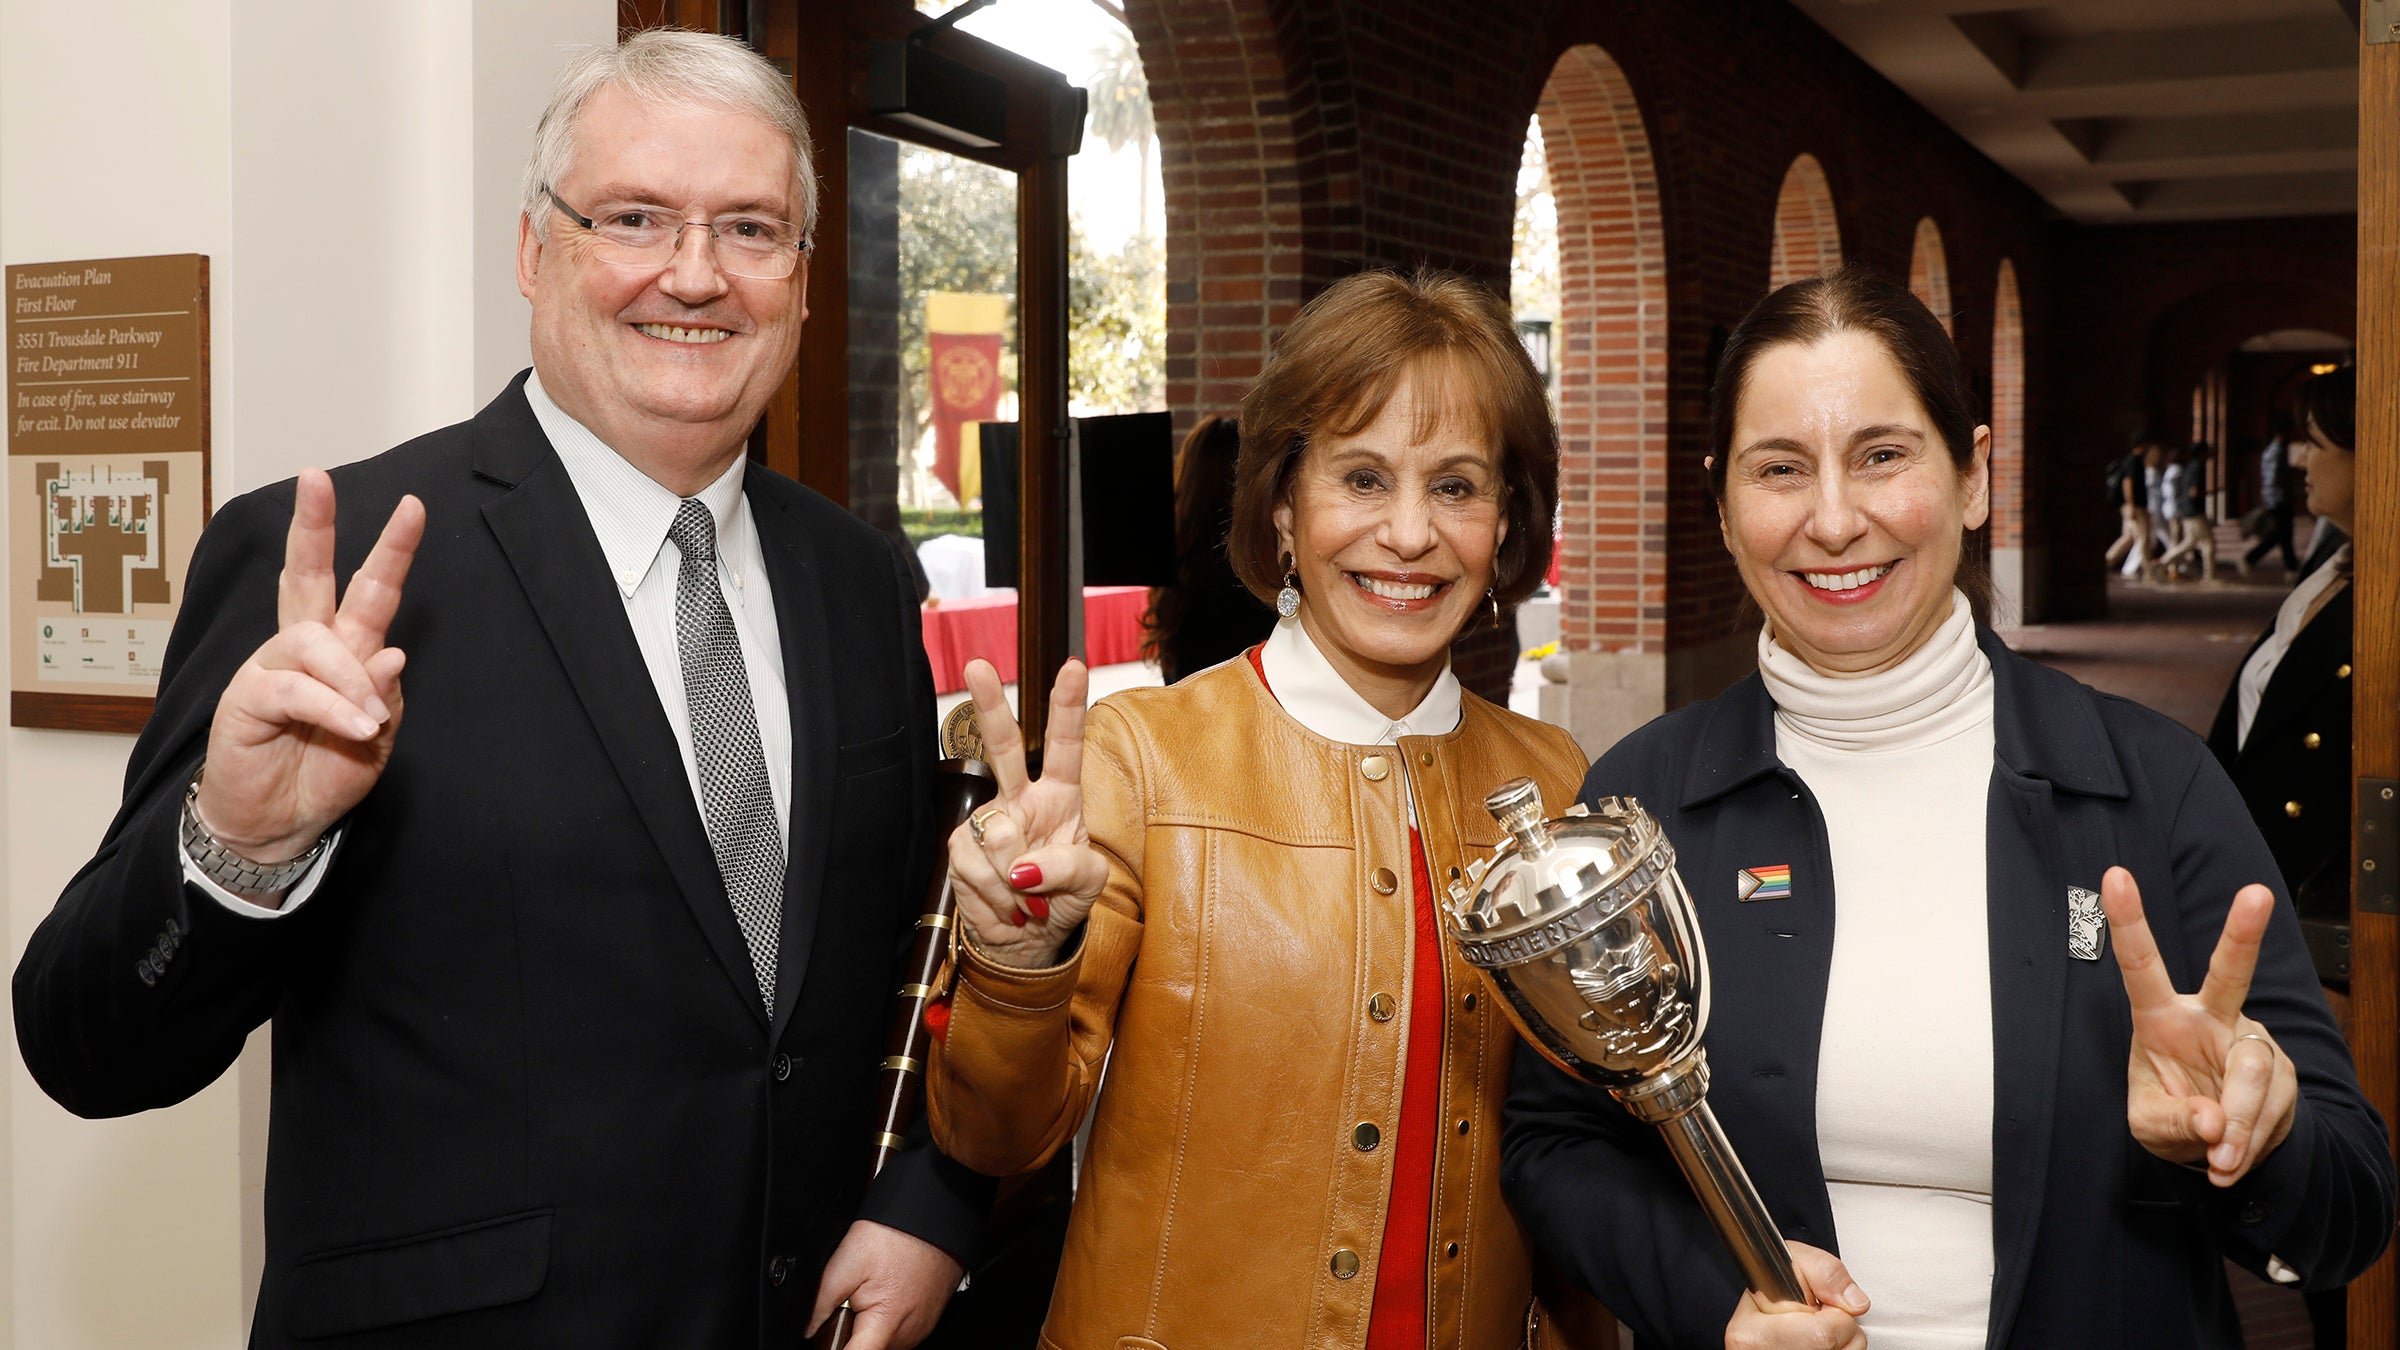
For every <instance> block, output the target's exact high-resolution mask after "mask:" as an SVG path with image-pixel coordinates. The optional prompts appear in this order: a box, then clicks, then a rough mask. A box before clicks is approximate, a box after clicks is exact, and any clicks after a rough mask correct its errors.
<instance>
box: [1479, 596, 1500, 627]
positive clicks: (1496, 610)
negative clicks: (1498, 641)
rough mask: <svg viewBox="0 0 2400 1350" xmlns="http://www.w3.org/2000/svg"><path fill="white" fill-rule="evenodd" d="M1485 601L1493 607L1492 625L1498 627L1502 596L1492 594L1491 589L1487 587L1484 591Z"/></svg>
mask: <svg viewBox="0 0 2400 1350" xmlns="http://www.w3.org/2000/svg"><path fill="white" fill-rule="evenodd" d="M1483 603H1484V604H1486V605H1488V606H1490V607H1491V612H1492V627H1494V628H1498V627H1499V626H1500V597H1499V596H1497V595H1494V594H1492V591H1491V589H1490V588H1489V587H1486V588H1485V590H1484V592H1483Z"/></svg>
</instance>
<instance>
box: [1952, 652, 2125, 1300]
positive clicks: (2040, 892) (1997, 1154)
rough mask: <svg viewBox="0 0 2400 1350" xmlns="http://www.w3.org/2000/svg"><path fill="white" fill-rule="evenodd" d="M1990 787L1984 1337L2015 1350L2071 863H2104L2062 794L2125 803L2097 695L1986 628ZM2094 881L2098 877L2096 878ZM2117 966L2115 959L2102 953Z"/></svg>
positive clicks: (2046, 1138)
mask: <svg viewBox="0 0 2400 1350" xmlns="http://www.w3.org/2000/svg"><path fill="white" fill-rule="evenodd" d="M1977 638H1978V641H1979V642H1980V643H1981V644H1982V647H1983V650H1984V654H1985V656H1986V657H1988V658H1989V659H1990V661H1991V663H1992V739H1993V757H1994V760H1995V761H1996V762H1995V763H1994V765H1993V770H1992V786H1991V791H1990V795H1989V797H1988V805H1987V807H1986V814H1985V817H1984V888H1985V897H1984V910H1985V915H1986V918H1985V922H1986V925H1987V932H1988V934H1989V941H1990V946H1991V956H1990V961H1991V980H1992V1112H1993V1116H1992V1259H1993V1273H1992V1310H1991V1322H1990V1331H1989V1335H1988V1337H1987V1343H1989V1344H1992V1345H2005V1344H2007V1343H2008V1337H2009V1334H2010V1329H2011V1328H2012V1327H2013V1326H2014V1325H2015V1320H2016V1315H2017V1309H2018V1306H2019V1305H2020V1304H2021V1303H2022V1302H2023V1301H2024V1297H2025V1288H2026V1283H2027V1280H2028V1278H2029V1277H2030V1275H2031V1273H2032V1264H2033V1247H2034V1240H2035V1237H2036V1235H2037V1233H2038V1231H2039V1229H2040V1227H2041V1215H2042V1207H2043V1205H2044V1203H2045V1201H2046V1199H2047V1186H2048V1179H2049V1176H2050V1152H2051V1148H2052V1146H2053V1143H2054V1140H2053V1137H2052V1136H2053V1133H2054V1130H2053V1125H2054V1123H2055V1121H2056V1119H2057V1114H2058V1111H2057V1108H2058V1090H2059V1087H2058V1075H2059V1061H2060V1050H2061V1040H2060V1038H2061V1037H2062V1036H2063V1035H2064V1034H2065V1029H2066V1002H2067V962H2068V961H2069V960H2070V959H2071V958H2070V957H2068V956H2067V955H2066V946H2067V887H2068V886H2069V885H2072V884H2077V882H2078V878H2075V877H2071V876H2069V875H2068V874H2067V867H2068V859H2069V857H2070V856H2075V857H2082V856H2085V855H2087V854H2090V855H2093V856H2105V854H2106V851H2107V850H2106V848H2105V847H2103V846H2099V845H2096V844H2094V843H2093V842H2092V841H2076V846H2075V847H2069V841H2067V840H2065V839H2063V838H2062V837H2061V835H2060V830H2061V829H2062V826H2061V824H2060V819H2059V812H2058V810H2057V799H2056V794H2057V793H2058V792H2061V791H2064V792H2071V793H2076V794H2079V795H2082V796H2088V797H2103V798H2116V799H2120V800H2121V799H2123V798H2124V797H2126V796H2127V795H2128V789H2127V787H2126V783H2125V777H2124V772H2123V770H2122V769H2121V768H2120V767H2119V766H2118V763H2117V755H2116V747H2115V745H2114V743H2113V742H2112V741H2111V740H2110V739H2109V735H2108V728H2107V726H2106V724H2105V723H2103V722H2102V721H2101V719H2100V710H2099V708H2098V707H2097V706H2096V705H2095V703H2094V700H2095V699H2096V698H2097V697H2099V696H2098V695H2096V694H2094V693H2093V692H2092V691H2091V690H2089V689H2087V688H2085V687H2084V686H2083V685H2081V684H2079V683H2077V682H2076V681H2075V680H2073V679H2070V678H2069V677H2067V676H2065V675H2062V674H2060V673H2058V672H2057V671H2054V670H2051V669H2049V668H2047V667H2045V666H2041V665H2037V664H2035V663H2034V662H2032V661H2029V660H2027V659H2026V658H2024V657H2021V656H2018V655H2016V654H2015V653H2013V652H2011V651H2009V650H2008V648H2007V647H2006V646H2004V645H2002V644H2001V642H2000V640H1999V638H1998V637H1997V636H1996V635H1995V634H1993V632H1992V631H1991V630H1990V629H1988V628H1985V629H1981V630H1980V631H1979V632H1978V634H1977ZM2089 880H2090V882H2091V883H2092V884H2095V885H2096V884H2097V881H2098V878H2096V877H2095V878H2090V879H2089ZM2104 959H2106V958H2104Z"/></svg>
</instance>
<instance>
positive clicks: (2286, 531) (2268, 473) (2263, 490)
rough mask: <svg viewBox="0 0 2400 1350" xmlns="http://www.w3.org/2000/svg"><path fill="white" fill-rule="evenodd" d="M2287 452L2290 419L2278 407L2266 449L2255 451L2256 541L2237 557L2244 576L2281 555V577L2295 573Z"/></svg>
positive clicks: (2289, 450) (2297, 568) (2297, 558)
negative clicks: (2272, 555) (2271, 555)
mask: <svg viewBox="0 0 2400 1350" xmlns="http://www.w3.org/2000/svg"><path fill="white" fill-rule="evenodd" d="M2291 453H2292V420H2291V417H2290V416H2289V415H2288V414H2286V413H2285V412H2284V411H2283V410H2282V409H2280V408H2279V409H2277V410H2276V412H2275V434H2274V435H2273V436H2271V437H2269V438H2268V440H2267V448H2266V449H2264V450H2261V451H2259V452H2258V510H2259V515H2258V531H2257V535H2258V542H2257V543H2254V544H2252V545H2251V546H2250V549H2249V551H2248V552H2246V553H2244V554H2242V556H2241V568H2242V575H2244V576H2248V575H2249V574H2250V569H2251V568H2253V567H2256V566H2258V562H2259V559H2261V558H2264V557H2266V556H2267V555H2268V554H2269V553H2281V554H2282V555H2283V575H2284V577H2285V578H2286V579H2287V580H2288V579H2290V578H2292V577H2294V576H2297V575H2298V574H2299V571H2300V556H2299V554H2298V553H2297V552H2295V551H2294V550H2293V548H2292V516H2293V504H2292V493H2291V487H2290V484H2289V483H2288V482H2287V481H2286V474H2287V473H2288V472H2289V467H2290V463H2291Z"/></svg>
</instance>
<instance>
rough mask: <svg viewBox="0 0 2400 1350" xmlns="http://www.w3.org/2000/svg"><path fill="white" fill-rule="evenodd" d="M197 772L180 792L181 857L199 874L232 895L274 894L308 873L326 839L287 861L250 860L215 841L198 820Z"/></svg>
mask: <svg viewBox="0 0 2400 1350" xmlns="http://www.w3.org/2000/svg"><path fill="white" fill-rule="evenodd" d="M199 800H200V774H199V773H198V772H195V773H193V774H192V785H191V786H190V787H188V788H186V789H184V793H183V856H185V857H187V858H189V859H191V860H192V865H193V866H194V867H197V868H199V869H200V874H201V875H202V876H205V877H207V878H208V879H209V880H210V881H213V882H215V883H217V884H218V885H220V886H222V887H224V888H225V889H226V890H229V891H231V892H233V893H234V894H235V895H274V894H277V893H278V892H281V891H286V890H289V889H291V887H292V883H294V882H296V881H298V880H299V879H300V878H302V877H304V876H307V875H308V869H309V868H311V867H314V866H316V865H317V858H318V856H319V855H320V854H322V853H324V852H325V838H324V836H322V835H319V836H318V837H317V842H315V843H313V844H310V845H309V846H308V851H307V852H306V853H303V854H301V855H300V856H299V857H297V858H293V859H292V860H290V861H289V862H279V863H262V862H252V861H251V860H250V859H248V858H245V857H243V856H242V855H241V854H239V853H236V852H234V851H233V850H232V849H230V848H227V847H226V846H225V845H223V844H221V843H219V842H217V837H216V836H215V835H213V834H210V833H209V832H208V827H207V826H206V825H203V824H201V823H200V810H199V806H198V802H199Z"/></svg>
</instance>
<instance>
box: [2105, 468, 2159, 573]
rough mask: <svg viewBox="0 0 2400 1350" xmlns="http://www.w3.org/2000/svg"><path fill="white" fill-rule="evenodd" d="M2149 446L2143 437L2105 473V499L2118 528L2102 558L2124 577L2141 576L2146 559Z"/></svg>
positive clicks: (2149, 501) (2147, 541) (2147, 545)
mask: <svg viewBox="0 0 2400 1350" xmlns="http://www.w3.org/2000/svg"><path fill="white" fill-rule="evenodd" d="M2151 444H2152V442H2151V438H2150V437H2147V436H2144V437H2143V438H2142V439H2141V440H2139V441H2137V442H2135V443H2134V447H2133V448H2132V449H2131V450H2128V451H2126V452H2125V455H2124V457H2123V458H2121V459H2119V460H2117V461H2116V462H2115V463H2114V464H2111V465H2110V466H2109V470H2108V484H2109V496H2110V497H2111V498H2112V499H2113V500H2114V501H2115V502H2116V505H2117V519H2118V522H2119V524H2120V526H2121V528H2120V529H2119V530H2118V532H2117V539H2116V542H2115V543H2113V544H2110V545H2109V546H2108V553H2107V555H2106V558H2107V563H2108V565H2109V566H2110V567H2117V566H2118V565H2119V564H2122V565H2123V569H2122V570H2123V572H2124V575H2126V576H2128V577H2133V576H2139V575H2141V574H2142V571H2143V569H2144V567H2145V566H2146V565H2147V563H2148V560H2149V558H2150V506H2151V495H2150V487H2149V479H2148V477H2147V476H2146V475H2145V472H2144V468H2145V465H2146V463H2147V459H2148V455H2149V451H2150V446H2151Z"/></svg>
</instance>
